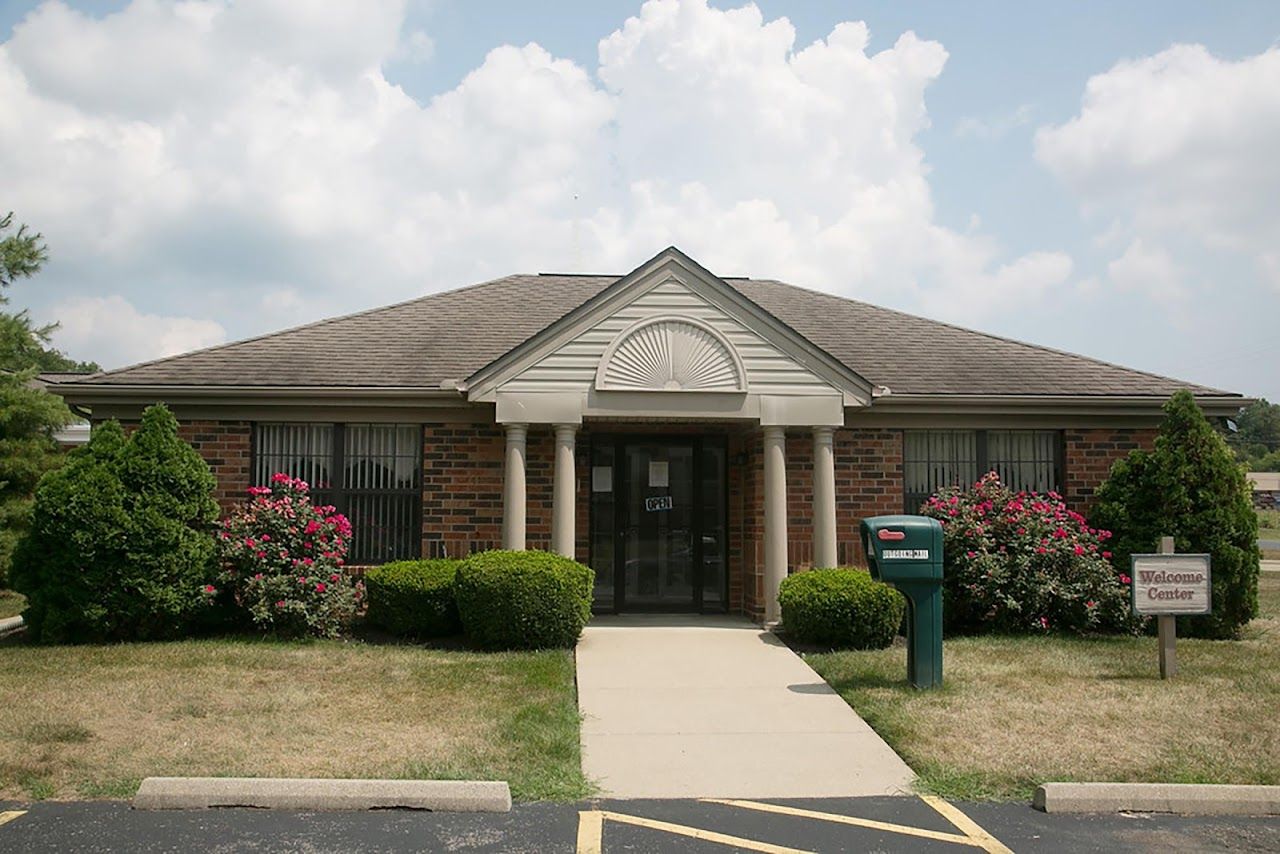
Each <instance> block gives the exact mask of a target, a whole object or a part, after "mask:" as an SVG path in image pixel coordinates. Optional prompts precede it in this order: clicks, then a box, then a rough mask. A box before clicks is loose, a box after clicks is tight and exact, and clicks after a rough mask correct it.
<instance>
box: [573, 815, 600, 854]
mask: <svg viewBox="0 0 1280 854" xmlns="http://www.w3.org/2000/svg"><path fill="white" fill-rule="evenodd" d="M603 843H604V814H603V813H601V812H600V811H599V810H583V811H582V812H580V813H578V854H600V851H601V848H602V846H603Z"/></svg>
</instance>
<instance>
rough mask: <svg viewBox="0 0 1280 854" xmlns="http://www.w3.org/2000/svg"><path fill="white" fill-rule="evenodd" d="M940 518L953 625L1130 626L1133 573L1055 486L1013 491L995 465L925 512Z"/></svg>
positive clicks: (1035, 628)
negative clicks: (1120, 569) (1121, 568)
mask: <svg viewBox="0 0 1280 854" xmlns="http://www.w3.org/2000/svg"><path fill="white" fill-rule="evenodd" d="M920 512H921V513H922V514H924V515H926V516H932V517H933V518H935V519H937V520H938V521H940V522H941V523H942V531H943V550H944V558H943V560H944V567H943V578H944V581H943V583H944V597H945V598H944V601H943V619H944V620H945V621H946V623H947V628H948V630H949V631H954V632H1016V633H1026V632H1033V633H1047V632H1058V631H1060V632H1071V633H1075V634H1084V633H1086V632H1132V631H1136V630H1137V628H1138V627H1139V623H1138V622H1137V621H1136V620H1135V619H1134V618H1133V617H1132V616H1131V614H1130V612H1129V588H1128V585H1129V583H1130V579H1129V578H1128V576H1125V575H1122V574H1120V575H1118V574H1117V573H1116V571H1115V570H1114V569H1113V568H1112V566H1111V564H1110V562H1109V559H1110V557H1111V552H1110V551H1109V550H1108V549H1107V541H1108V540H1109V539H1110V538H1111V533H1110V532H1109V531H1104V530H1099V529H1096V528H1091V527H1089V524H1088V522H1087V521H1086V520H1085V518H1084V517H1083V516H1081V515H1080V514H1079V513H1077V512H1075V511H1074V510H1069V509H1068V508H1067V505H1066V504H1065V503H1064V502H1063V500H1062V498H1061V496H1059V495H1058V494H1057V493H1055V492H1050V493H1047V494H1044V495H1041V494H1037V493H1031V492H1014V491H1013V490H1011V489H1009V488H1008V487H1007V486H1005V485H1004V484H1003V483H1001V482H1000V478H999V476H998V475H997V474H996V473H995V472H991V473H990V474H988V475H986V476H984V477H983V478H982V479H981V480H979V481H978V482H977V483H975V484H974V485H973V488H972V489H968V490H964V489H959V488H950V489H943V490H941V491H940V492H938V494H936V495H934V496H933V497H931V498H930V499H929V500H928V501H926V502H925V505H924V507H923V508H922V509H921V511H920Z"/></svg>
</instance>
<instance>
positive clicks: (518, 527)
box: [502, 424, 529, 551]
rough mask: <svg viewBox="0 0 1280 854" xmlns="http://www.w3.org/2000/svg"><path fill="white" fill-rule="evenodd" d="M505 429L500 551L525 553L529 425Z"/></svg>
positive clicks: (512, 425) (511, 426)
mask: <svg viewBox="0 0 1280 854" xmlns="http://www.w3.org/2000/svg"><path fill="white" fill-rule="evenodd" d="M506 426H507V472H506V482H505V483H504V484H503V492H502V547H503V548H504V549H514V550H516V551H524V533H525V524H524V520H525V510H526V506H525V505H526V500H525V488H524V452H525V445H526V443H527V440H528V438H529V425H527V424H508V425H506Z"/></svg>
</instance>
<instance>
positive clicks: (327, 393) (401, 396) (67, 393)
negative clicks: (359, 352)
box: [49, 383, 466, 406]
mask: <svg viewBox="0 0 1280 854" xmlns="http://www.w3.org/2000/svg"><path fill="white" fill-rule="evenodd" d="M49 390H50V391H51V392H53V393H54V394H57V395H58V396H60V397H62V398H63V399H64V400H66V401H67V403H70V404H73V405H92V404H94V403H103V402H111V403H151V402H154V401H157V400H165V401H200V402H202V403H209V404H215V403H216V404H222V403H227V404H234V403H242V402H245V401H253V402H262V401H270V400H276V401H288V402H297V403H314V402H317V401H325V402H335V403H337V402H341V403H345V404H348V405H368V406H379V405H385V404H387V403H406V402H410V401H412V402H414V403H416V404H419V405H425V406H431V405H440V406H457V405H458V404H459V403H466V398H465V396H464V395H463V394H462V393H460V392H459V391H457V390H456V389H439V388H421V387H416V386H386V387H375V386H260V385H254V386H245V385H241V386H232V385H217V386H213V385H156V384H140V383H139V384H134V383H129V384H125V383H111V384H107V383H59V384H57V385H56V386H50V388H49Z"/></svg>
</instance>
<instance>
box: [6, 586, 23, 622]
mask: <svg viewBox="0 0 1280 854" xmlns="http://www.w3.org/2000/svg"><path fill="white" fill-rule="evenodd" d="M25 607H27V597H26V596H23V595H22V594H21V593H17V592H14V591H13V590H0V620H3V619H4V618H5V617H16V616H18V615H19V614H21V613H22V609H23V608H25Z"/></svg>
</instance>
